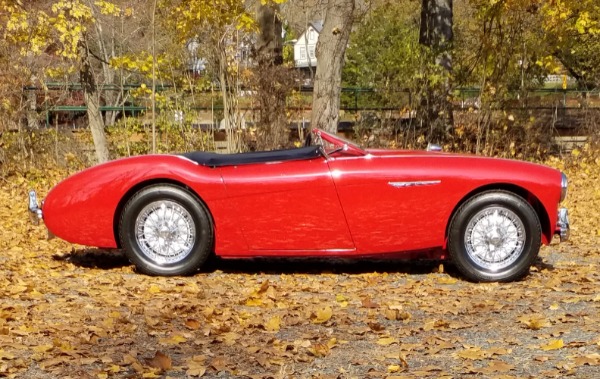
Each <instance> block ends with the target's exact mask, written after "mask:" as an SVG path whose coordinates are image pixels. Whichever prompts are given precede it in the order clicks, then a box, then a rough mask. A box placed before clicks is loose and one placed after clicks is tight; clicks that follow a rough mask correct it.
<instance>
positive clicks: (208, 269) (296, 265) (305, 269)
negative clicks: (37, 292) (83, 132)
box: [53, 248, 555, 278]
mask: <svg viewBox="0 0 600 379" xmlns="http://www.w3.org/2000/svg"><path fill="white" fill-rule="evenodd" d="M53 259H55V260H57V261H63V262H68V263H71V264H73V265H75V266H79V267H84V268H96V269H101V270H111V269H118V268H122V267H126V266H129V265H131V263H130V262H129V260H128V259H127V257H126V256H125V254H124V253H123V251H122V250H116V249H96V248H87V249H74V250H72V251H71V252H69V253H65V254H56V255H54V256H53ZM532 267H533V268H534V270H536V271H538V272H541V271H543V270H545V271H554V270H555V267H554V266H553V265H552V264H550V263H548V262H546V261H544V259H542V258H541V257H538V258H537V259H536V260H535V261H534V263H533V265H532ZM218 271H221V272H224V273H230V274H256V273H261V274H266V275H278V274H309V275H311V274H312V275H319V274H365V273H373V272H379V273H384V272H385V273H400V274H410V275H423V274H430V273H436V272H445V273H447V274H448V275H450V276H452V277H456V278H461V275H460V274H459V273H458V272H457V270H456V269H455V268H454V266H453V265H452V264H451V263H450V262H447V261H439V260H402V259H373V258H371V259H364V258H363V259H358V258H356V259H354V258H347V259H345V258H248V259H220V258H215V257H213V258H211V259H209V261H208V262H207V263H206V264H205V265H204V267H202V269H201V270H200V273H199V274H202V273H205V274H210V273H215V272H218Z"/></svg>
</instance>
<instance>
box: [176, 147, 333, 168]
mask: <svg viewBox="0 0 600 379" xmlns="http://www.w3.org/2000/svg"><path fill="white" fill-rule="evenodd" d="M181 155H182V156H184V157H186V158H188V159H191V160H192V161H194V162H196V163H198V164H200V165H202V166H208V167H221V166H235V165H243V164H250V163H264V162H282V161H294V160H302V159H312V158H316V157H318V156H320V155H321V147H320V146H307V147H301V148H298V149H286V150H273V151H255V152H250V153H238V154H217V153H207V152H205V151H194V152H191V153H184V154H181Z"/></svg>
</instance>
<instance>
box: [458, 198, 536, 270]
mask: <svg viewBox="0 0 600 379" xmlns="http://www.w3.org/2000/svg"><path fill="white" fill-rule="evenodd" d="M526 237H527V236H526V233H525V226H524V225H523V222H522V221H521V219H520V218H519V217H518V216H517V215H516V214H515V213H514V212H512V211H511V210H509V209H506V208H503V207H490V208H486V209H483V210H481V211H480V212H478V213H477V214H476V215H475V216H473V218H471V220H470V221H469V224H468V225H467V230H466V233H465V239H464V243H465V248H466V250H467V254H468V255H469V257H470V258H471V259H472V260H473V261H474V262H475V263H476V264H478V265H479V266H481V267H484V268H486V269H489V270H492V271H498V270H501V269H503V268H506V267H508V266H510V265H511V264H512V263H513V262H515V261H516V260H517V258H519V256H521V254H522V253H523V249H524V246H525V240H526Z"/></svg>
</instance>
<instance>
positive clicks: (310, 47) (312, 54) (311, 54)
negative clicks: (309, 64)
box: [308, 46, 315, 59]
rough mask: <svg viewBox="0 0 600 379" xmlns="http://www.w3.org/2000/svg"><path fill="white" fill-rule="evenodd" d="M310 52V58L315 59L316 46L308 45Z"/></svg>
mask: <svg viewBox="0 0 600 379" xmlns="http://www.w3.org/2000/svg"><path fill="white" fill-rule="evenodd" d="M308 54H309V55H310V59H315V47H314V46H309V47H308Z"/></svg>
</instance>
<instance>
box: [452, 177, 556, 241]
mask: <svg viewBox="0 0 600 379" xmlns="http://www.w3.org/2000/svg"><path fill="white" fill-rule="evenodd" d="M493 190H497V191H505V192H509V193H512V194H514V195H517V196H519V197H521V198H522V199H524V200H525V201H527V202H528V203H529V204H530V205H531V206H532V207H533V209H534V210H535V213H536V215H537V217H538V219H539V220H540V225H541V227H542V239H543V241H542V242H544V243H547V242H549V241H551V240H552V235H553V229H552V226H551V225H550V217H549V215H548V212H547V210H546V208H545V207H544V205H543V204H542V202H541V201H540V200H539V199H538V198H537V196H535V195H534V194H533V193H532V192H531V191H528V190H527V189H525V188H523V187H520V186H517V185H515V184H510V183H493V184H488V185H485V186H481V187H478V188H476V189H474V190H472V191H471V192H469V193H468V194H466V195H465V196H464V197H463V198H462V199H461V200H460V201H459V202H458V203H457V204H456V206H455V207H454V209H452V213H451V214H450V217H449V218H448V221H447V222H446V230H445V232H444V233H445V234H444V237H445V241H446V242H447V241H448V233H449V231H450V225H451V224H452V220H453V219H454V215H455V214H456V212H457V211H458V210H459V209H460V207H461V206H462V205H463V204H464V203H465V202H467V201H468V200H469V199H471V198H473V197H474V196H477V195H479V194H480V193H483V192H487V191H493Z"/></svg>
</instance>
